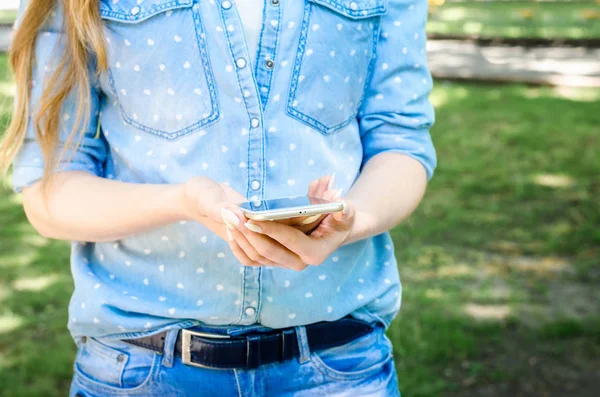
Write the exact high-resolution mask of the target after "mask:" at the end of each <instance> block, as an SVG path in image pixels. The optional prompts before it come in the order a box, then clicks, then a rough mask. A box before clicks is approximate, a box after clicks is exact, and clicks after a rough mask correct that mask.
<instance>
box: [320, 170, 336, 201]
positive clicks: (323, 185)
mask: <svg viewBox="0 0 600 397" xmlns="http://www.w3.org/2000/svg"><path fill="white" fill-rule="evenodd" d="M333 179H335V174H334V175H333ZM331 180H332V178H331V177H330V176H329V175H325V176H324V177H322V178H320V179H319V184H318V185H317V190H316V191H315V197H323V193H324V192H325V190H327V188H328V186H329V182H330V181H331Z"/></svg>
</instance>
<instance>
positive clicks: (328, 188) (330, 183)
mask: <svg viewBox="0 0 600 397" xmlns="http://www.w3.org/2000/svg"><path fill="white" fill-rule="evenodd" d="M334 183H335V172H334V173H333V174H331V177H330V178H329V183H328V184H327V190H330V189H333V184H334Z"/></svg>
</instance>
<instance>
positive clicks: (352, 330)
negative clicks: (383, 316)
mask: <svg viewBox="0 0 600 397" xmlns="http://www.w3.org/2000/svg"><path fill="white" fill-rule="evenodd" d="M305 328H306V336H307V339H308V345H309V348H310V350H311V351H318V350H321V349H326V348H330V347H335V346H340V345H343V344H346V343H348V342H350V341H353V340H355V339H357V338H360V337H361V336H364V335H367V334H368V333H370V332H372V331H373V329H374V328H373V327H372V326H371V325H370V324H368V323H366V322H364V321H361V320H358V319H355V318H353V317H344V318H342V319H339V320H337V321H331V322H328V321H322V322H318V323H313V324H309V325H306V326H305ZM166 333H167V331H165V332H162V333H159V334H156V335H152V336H147V337H143V338H137V339H123V341H124V342H128V343H131V344H134V345H136V346H140V347H144V348H146V349H150V350H154V351H156V352H158V353H161V354H162V353H164V344H165V336H166ZM175 353H176V354H177V355H180V356H181V360H182V361H183V363H184V364H188V365H192V366H197V367H202V368H215V369H230V368H257V367H258V366H260V365H263V364H268V363H274V362H281V361H286V360H291V359H292V358H294V357H298V356H299V355H300V351H299V348H298V337H297V335H296V329H295V328H293V327H290V328H282V329H278V330H273V331H269V332H261V333H251V334H246V335H243V336H229V335H223V334H209V333H205V332H194V331H192V330H188V329H182V330H181V331H180V332H179V333H178V335H177V341H176V344H175Z"/></svg>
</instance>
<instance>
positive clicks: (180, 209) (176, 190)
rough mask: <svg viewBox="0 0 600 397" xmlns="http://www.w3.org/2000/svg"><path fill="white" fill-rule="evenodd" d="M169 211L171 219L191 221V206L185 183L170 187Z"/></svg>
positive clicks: (168, 197) (168, 194)
mask: <svg viewBox="0 0 600 397" xmlns="http://www.w3.org/2000/svg"><path fill="white" fill-rule="evenodd" d="M166 200H167V203H168V204H167V205H166V208H167V211H168V212H169V215H170V217H171V218H172V219H173V220H176V221H182V220H190V219H192V217H191V216H190V213H191V212H190V206H189V204H188V201H189V200H188V198H187V193H186V188H185V184H184V183H174V184H170V185H168V189H167V197H166Z"/></svg>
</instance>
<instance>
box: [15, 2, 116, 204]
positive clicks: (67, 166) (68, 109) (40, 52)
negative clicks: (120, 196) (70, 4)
mask: <svg viewBox="0 0 600 397" xmlns="http://www.w3.org/2000/svg"><path fill="white" fill-rule="evenodd" d="M27 3H29V1H27V0H22V1H21V3H20V7H19V10H18V12H17V22H16V23H17V24H18V23H20V19H21V18H22V16H23V14H24V12H25V8H26V6H27ZM59 3H60V2H59ZM63 15H64V14H63V12H62V8H61V7H60V6H59V7H58V8H57V9H56V10H55V11H54V12H53V13H52V15H51V16H50V17H49V19H48V20H47V21H46V22H45V24H44V25H43V27H42V28H41V29H40V31H39V32H38V35H37V40H36V45H35V50H34V65H33V70H32V88H31V94H30V100H29V107H30V112H32V111H34V110H35V109H36V108H37V107H38V105H39V101H40V98H41V96H42V92H43V87H44V86H45V85H46V84H47V82H48V80H49V79H50V78H51V77H52V72H53V71H54V70H55V68H56V66H57V65H58V63H59V62H60V57H61V56H62V53H63V51H62V48H63V46H64V44H65V39H66V37H65V33H64V30H63ZM89 76H90V79H89V80H90V87H89V89H90V113H89V117H88V122H87V123H86V125H83V123H80V125H79V126H78V128H77V130H76V131H75V133H74V136H73V138H72V139H71V143H70V145H69V149H67V150H66V151H65V153H64V155H63V158H62V159H61V162H60V163H58V164H57V168H55V171H54V172H63V171H72V170H83V171H87V172H90V173H92V174H94V175H97V176H102V174H103V168H104V162H105V160H106V156H107V150H108V148H107V146H108V145H107V142H106V140H105V138H104V137H103V135H102V134H100V133H98V132H99V131H98V112H99V95H100V94H99V89H98V87H97V84H98V83H97V79H96V78H95V73H94V72H93V69H92V66H91V63H90V66H89ZM75 91H76V90H73V92H71V93H70V94H69V95H68V96H67V98H66V99H65V102H64V104H63V107H62V109H61V113H60V122H59V127H58V128H59V135H60V139H59V144H58V149H57V151H56V155H55V156H59V155H60V153H61V151H63V150H64V147H65V145H66V142H67V138H68V137H69V134H70V133H71V129H72V128H73V126H74V123H75V119H76V118H77V117H76V116H77V95H76V93H75ZM28 117H29V119H28V123H27V131H26V133H25V137H24V140H23V144H22V145H21V146H20V147H19V150H18V151H17V153H16V156H15V158H14V160H13V162H12V165H13V175H12V185H13V191H14V192H15V193H21V192H22V191H23V188H24V187H26V186H30V185H32V184H34V183H35V182H37V181H38V180H40V179H41V178H42V175H43V172H44V159H43V157H42V152H41V147H40V145H39V142H38V140H37V137H36V133H35V126H34V123H33V117H32V114H31V113H30V114H29V116H28ZM82 130H83V131H84V132H85V134H84V136H83V137H82V138H81V142H80V146H79V148H78V149H77V150H76V151H75V153H72V152H73V150H72V147H73V146H72V145H74V144H75V143H77V140H78V139H79V134H81V132H82ZM42 133H43V131H42ZM71 156H72V158H71V161H70V162H68V160H69V157H71ZM55 160H56V158H55Z"/></svg>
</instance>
